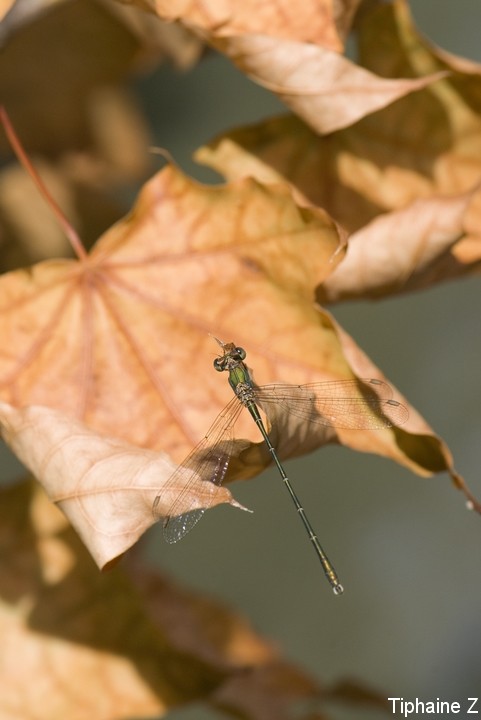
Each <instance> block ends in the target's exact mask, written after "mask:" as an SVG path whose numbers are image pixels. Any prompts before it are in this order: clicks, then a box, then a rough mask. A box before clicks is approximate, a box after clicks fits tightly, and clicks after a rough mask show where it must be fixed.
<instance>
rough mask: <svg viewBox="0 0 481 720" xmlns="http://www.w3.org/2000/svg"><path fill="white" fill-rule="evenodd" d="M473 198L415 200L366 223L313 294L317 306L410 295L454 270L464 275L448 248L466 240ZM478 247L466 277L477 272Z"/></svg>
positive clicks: (467, 195) (465, 195)
mask: <svg viewBox="0 0 481 720" xmlns="http://www.w3.org/2000/svg"><path fill="white" fill-rule="evenodd" d="M475 194H476V195H479V194H480V193H479V191H473V192H469V193H463V194H462V195H458V196H456V197H452V198H447V197H444V198H440V197H435V198H430V199H428V200H417V201H416V202H414V203H412V205H409V206H408V207H407V208H405V209H403V210H398V211H397V212H392V213H387V214H386V215H381V216H380V217H378V218H376V219H375V220H373V221H372V222H370V223H368V225H366V226H365V227H364V228H363V229H362V230H359V231H358V232H356V233H354V234H353V235H351V237H350V238H349V249H348V252H347V255H346V258H345V259H344V261H343V262H342V263H341V265H340V266H339V267H338V268H337V269H336V270H335V271H334V273H333V274H332V275H331V276H330V277H329V278H327V279H326V280H325V281H324V283H323V284H322V285H321V287H320V288H319V290H318V299H319V302H327V303H332V302H338V301H339V300H347V299H353V298H377V297H381V296H384V295H395V294H397V293H399V292H411V291H413V290H419V289H421V288H423V287H429V286H430V285H433V284H435V283H436V282H438V281H439V280H443V279H446V278H447V277H455V276H456V275H457V274H458V273H457V270H459V274H461V273H463V274H465V273H466V272H467V270H468V267H467V265H468V262H464V264H463V263H462V262H460V261H459V260H458V259H457V258H456V256H455V255H454V254H453V252H452V249H453V246H455V245H457V244H458V243H459V239H460V238H463V237H465V234H466V233H465V227H466V224H465V218H466V215H467V213H468V210H469V205H470V203H471V201H472V199H473V195H475ZM475 242H476V241H473V243H472V245H474V243H475ZM477 245H478V253H477V254H476V255H477V256H475V258H474V261H470V262H469V268H470V272H474V271H479V268H480V267H481V247H479V246H480V245H481V238H480V239H478V241H477ZM460 247H461V246H460ZM463 247H465V245H464V246H463Z"/></svg>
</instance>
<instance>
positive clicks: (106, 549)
mask: <svg viewBox="0 0 481 720" xmlns="http://www.w3.org/2000/svg"><path fill="white" fill-rule="evenodd" d="M0 424H1V433H2V437H3V439H4V440H5V442H7V443H8V445H9V446H10V448H11V449H12V450H13V451H14V452H15V454H16V455H17V457H18V458H19V459H20V460H21V461H22V462H23V464H24V465H26V466H27V467H28V469H29V470H30V471H31V472H32V473H33V474H34V475H35V477H36V478H37V479H38V480H39V481H40V482H41V484H42V485H43V487H44V488H45V490H46V492H47V494H48V496H49V498H50V500H52V501H53V502H54V503H56V504H57V505H58V506H59V507H60V508H61V509H62V511H63V512H64V513H65V515H66V516H67V517H68V518H69V520H70V522H71V523H72V525H73V526H74V528H75V529H76V531H77V532H78V534H79V535H80V537H81V538H82V540H83V542H84V544H85V545H86V546H87V548H88V549H89V552H90V554H91V555H92V557H93V558H94V560H95V562H96V563H97V565H98V566H99V567H101V568H102V567H104V566H105V565H107V564H108V563H110V562H111V561H113V560H114V559H115V558H116V557H118V556H119V555H122V554H123V553H124V552H126V551H127V550H128V549H129V548H130V547H131V546H132V545H134V544H135V543H136V542H137V540H138V539H139V537H140V536H141V535H142V534H143V533H144V532H145V531H146V530H147V529H148V528H149V527H150V526H151V525H152V524H153V523H154V521H155V518H154V515H153V513H152V507H153V504H154V500H155V498H156V496H157V494H158V493H159V491H162V489H163V486H164V485H165V484H166V482H167V480H168V479H169V478H170V476H171V475H172V473H173V472H174V470H175V469H176V468H175V466H174V465H173V463H172V462H171V461H170V459H169V458H168V456H166V455H165V454H163V453H156V452H153V451H151V450H145V449H141V448H138V447H135V446H133V445H128V444H127V443H126V442H124V441H122V440H119V439H118V438H112V437H103V436H99V435H97V434H96V433H94V432H92V431H91V430H89V429H88V428H86V427H85V426H84V425H82V424H81V423H79V422H77V421H75V420H73V419H72V418H67V417H65V416H63V415H61V414H60V413H59V412H58V411H55V410H52V409H50V408H46V407H35V406H30V407H24V408H21V409H16V408H13V407H11V406H9V405H6V404H5V403H0ZM194 480H195V478H194ZM180 489H181V488H180V487H176V486H174V485H172V484H171V483H170V484H169V486H168V488H167V489H166V490H165V491H164V492H163V494H162V502H163V503H165V504H164V505H162V504H161V505H160V506H158V507H157V512H158V515H160V516H162V515H166V514H167V512H168V510H169V509H170V507H171V505H172V503H173V501H174V500H175V499H176V498H177V495H178V494H179V493H180ZM225 502H227V503H230V504H231V505H233V506H234V507H238V508H242V506H241V505H239V504H238V503H237V502H236V501H235V500H234V499H233V498H232V495H231V494H230V492H229V490H227V489H226V488H223V487H218V486H217V485H213V484H212V483H205V482H203V481H202V480H201V479H199V481H198V482H194V484H193V485H192V486H191V488H190V493H189V496H188V498H187V497H186V503H188V504H187V505H186V506H185V507H182V506H180V507H179V512H187V511H189V510H193V509H194V508H196V507H201V508H203V507H214V506H215V505H218V504H219V503H225Z"/></svg>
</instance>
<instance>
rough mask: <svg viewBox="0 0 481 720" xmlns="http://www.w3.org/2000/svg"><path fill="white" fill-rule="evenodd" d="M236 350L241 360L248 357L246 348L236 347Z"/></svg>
mask: <svg viewBox="0 0 481 720" xmlns="http://www.w3.org/2000/svg"><path fill="white" fill-rule="evenodd" d="M235 352H236V355H237V356H238V357H239V359H240V360H245V359H246V351H245V350H244V348H241V347H236V349H235Z"/></svg>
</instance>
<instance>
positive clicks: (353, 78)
mask: <svg viewBox="0 0 481 720" xmlns="http://www.w3.org/2000/svg"><path fill="white" fill-rule="evenodd" d="M215 45H216V47H217V48H218V49H221V50H222V51H223V52H225V53H226V54H227V55H228V56H229V57H230V58H231V59H232V60H233V61H234V62H235V64H236V65H237V66H238V67H239V68H240V69H241V70H242V71H243V72H246V73H247V74H248V75H249V76H250V77H251V79H253V80H255V81H256V82H257V83H259V84H260V85H263V86H264V87H266V88H267V89H268V90H272V91H273V92H275V93H276V94H278V95H279V97H280V99H281V100H283V102H285V103H286V105H288V106H289V107H290V108H291V109H292V110H293V111H294V112H295V113H296V115H298V116H299V117H301V118H302V119H303V120H304V121H305V122H306V123H307V124H308V125H309V126H310V127H311V128H313V130H315V131H316V132H317V133H319V134H327V133H331V132H333V131H335V130H339V129H340V128H344V127H346V126H348V125H352V124H353V123H355V122H356V121H357V120H359V119H360V118H362V117H365V116H366V115H370V114H371V113H373V112H375V111H376V110H379V109H380V108H383V107H385V106H386V105H389V104H390V103H392V102H394V101H395V100H397V99H398V98H400V97H403V96H404V95H406V94H408V93H411V92H413V91H416V90H420V89H421V88H423V87H426V86H427V85H430V84H432V83H433V82H435V81H436V80H439V79H440V78H441V77H443V75H444V73H434V74H431V75H428V76H426V77H422V78H416V79H394V80H386V79H384V78H382V77H379V76H377V75H374V74H373V73H370V72H368V71H367V70H365V69H364V68H362V67H359V66H358V65H356V64H354V63H352V62H351V61H350V60H347V59H346V58H344V57H343V56H342V55H339V54H338V53H336V52H334V51H332V50H328V49H325V48H323V47H319V46H315V45H312V44H309V43H301V42H295V41H289V40H279V39H278V38H273V37H269V36H267V35H246V36H240V37H229V38H227V39H221V40H218V41H216V43H215Z"/></svg>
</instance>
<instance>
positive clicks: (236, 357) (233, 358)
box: [212, 336, 246, 372]
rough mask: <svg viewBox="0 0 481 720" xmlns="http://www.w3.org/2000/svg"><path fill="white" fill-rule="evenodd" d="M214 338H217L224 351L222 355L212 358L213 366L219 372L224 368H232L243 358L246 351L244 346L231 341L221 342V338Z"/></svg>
mask: <svg viewBox="0 0 481 720" xmlns="http://www.w3.org/2000/svg"><path fill="white" fill-rule="evenodd" d="M212 337H214V336H212ZM214 340H217V342H218V343H219V345H220V346H221V348H222V350H223V351H224V354H223V355H221V356H219V357H217V358H216V359H215V360H214V367H215V369H216V370H218V371H219V372H222V371H224V370H232V368H234V367H235V366H236V365H238V364H239V363H241V362H242V361H243V360H245V357H246V351H245V350H244V348H241V347H238V346H237V345H235V344H234V343H232V342H230V343H225V342H222V340H219V339H218V338H216V337H214Z"/></svg>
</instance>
